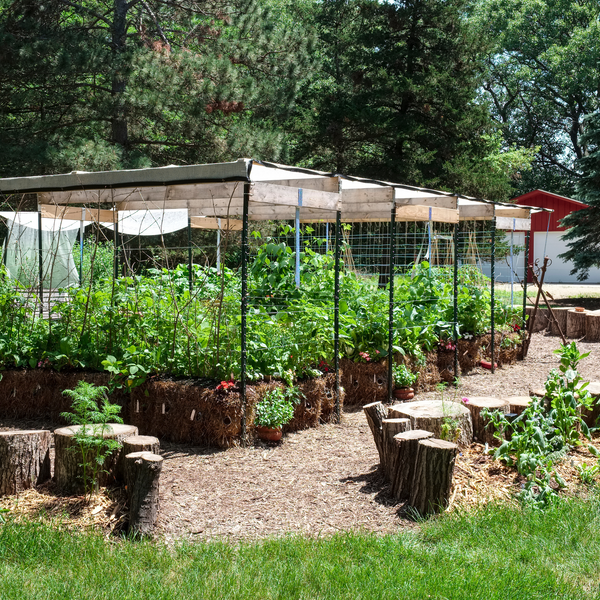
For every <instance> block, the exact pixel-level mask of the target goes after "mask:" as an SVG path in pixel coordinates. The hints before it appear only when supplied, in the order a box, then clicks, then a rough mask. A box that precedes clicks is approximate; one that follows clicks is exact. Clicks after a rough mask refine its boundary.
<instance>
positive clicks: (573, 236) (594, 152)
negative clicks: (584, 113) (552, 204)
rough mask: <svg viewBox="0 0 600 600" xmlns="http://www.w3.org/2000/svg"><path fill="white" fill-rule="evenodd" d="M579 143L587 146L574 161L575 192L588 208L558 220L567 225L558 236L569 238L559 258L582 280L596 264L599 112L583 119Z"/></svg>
mask: <svg viewBox="0 0 600 600" xmlns="http://www.w3.org/2000/svg"><path fill="white" fill-rule="evenodd" d="M581 143H582V144H585V145H586V146H587V149H588V153H587V155H586V156H584V157H582V158H581V159H579V161H578V167H579V168H580V169H581V171H582V172H583V175H582V177H581V179H580V180H579V183H578V185H577V192H578V198H579V200H581V201H582V202H585V203H586V204H587V205H588V208H584V209H582V210H578V211H575V212H572V213H571V214H570V215H567V216H566V217H565V218H564V219H563V220H562V221H561V225H563V226H564V227H568V228H569V229H568V231H567V233H565V234H564V235H563V236H562V237H563V240H567V241H569V243H568V244H567V246H568V248H569V250H568V251H567V252H565V253H564V254H560V255H559V257H560V258H563V259H564V260H568V261H571V262H573V264H574V268H573V270H572V271H571V275H574V274H577V279H578V280H579V281H585V280H586V279H587V278H588V276H589V270H590V269H591V268H593V267H600V113H594V114H593V115H590V116H589V117H588V118H587V119H586V120H585V134H584V135H583V136H582V137H581Z"/></svg>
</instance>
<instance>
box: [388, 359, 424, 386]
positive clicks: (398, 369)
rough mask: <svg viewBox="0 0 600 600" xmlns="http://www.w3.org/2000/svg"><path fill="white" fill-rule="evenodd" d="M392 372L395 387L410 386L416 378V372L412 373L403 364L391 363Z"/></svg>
mask: <svg viewBox="0 0 600 600" xmlns="http://www.w3.org/2000/svg"><path fill="white" fill-rule="evenodd" d="M392 374H393V377H394V384H395V385H396V387H410V386H411V385H412V384H413V383H414V382H415V381H416V380H417V376H418V375H417V373H413V372H412V371H410V370H409V368H408V367H407V366H406V365H405V364H401V365H393V366H392Z"/></svg>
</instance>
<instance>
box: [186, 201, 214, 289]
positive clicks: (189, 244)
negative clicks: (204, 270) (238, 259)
mask: <svg viewBox="0 0 600 600" xmlns="http://www.w3.org/2000/svg"><path fill="white" fill-rule="evenodd" d="M187 235H188V285H189V287H190V292H191V291H192V217H190V210H189V209H188V226H187ZM217 267H218V265H217Z"/></svg>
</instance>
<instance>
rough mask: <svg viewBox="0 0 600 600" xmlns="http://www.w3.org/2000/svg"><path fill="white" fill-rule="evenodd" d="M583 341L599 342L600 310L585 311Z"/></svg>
mask: <svg viewBox="0 0 600 600" xmlns="http://www.w3.org/2000/svg"><path fill="white" fill-rule="evenodd" d="M585 341H586V342H600V310H590V311H588V312H586V313H585Z"/></svg>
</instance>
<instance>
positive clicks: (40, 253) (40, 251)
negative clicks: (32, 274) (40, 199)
mask: <svg viewBox="0 0 600 600" xmlns="http://www.w3.org/2000/svg"><path fill="white" fill-rule="evenodd" d="M38 262H39V265H38V266H39V278H40V281H39V284H40V317H43V316H44V254H43V248H42V209H41V208H39V207H38Z"/></svg>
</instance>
